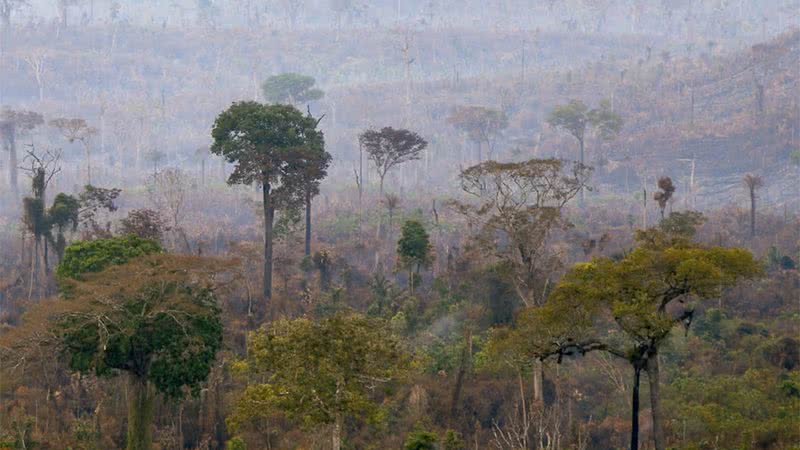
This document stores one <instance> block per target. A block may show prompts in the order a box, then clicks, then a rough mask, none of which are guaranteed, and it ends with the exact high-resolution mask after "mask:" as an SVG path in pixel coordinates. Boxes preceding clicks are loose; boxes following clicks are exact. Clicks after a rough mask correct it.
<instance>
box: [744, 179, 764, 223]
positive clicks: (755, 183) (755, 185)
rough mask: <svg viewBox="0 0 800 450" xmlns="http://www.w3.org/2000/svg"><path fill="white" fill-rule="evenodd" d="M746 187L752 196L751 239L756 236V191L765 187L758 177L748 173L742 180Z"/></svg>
mask: <svg viewBox="0 0 800 450" xmlns="http://www.w3.org/2000/svg"><path fill="white" fill-rule="evenodd" d="M742 183H744V187H745V188H747V193H748V195H749V196H750V237H751V238H754V237H755V236H756V191H757V190H758V189H759V188H761V187H762V186H764V181H763V180H762V179H761V177H760V176H758V175H753V174H752V173H748V174H746V175H745V176H744V178H742Z"/></svg>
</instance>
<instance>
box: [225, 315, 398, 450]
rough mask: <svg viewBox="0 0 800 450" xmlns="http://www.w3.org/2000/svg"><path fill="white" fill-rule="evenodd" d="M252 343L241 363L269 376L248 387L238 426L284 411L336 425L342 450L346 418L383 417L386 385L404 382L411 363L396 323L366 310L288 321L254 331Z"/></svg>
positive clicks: (234, 422) (232, 420)
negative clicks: (397, 335)
mask: <svg viewBox="0 0 800 450" xmlns="http://www.w3.org/2000/svg"><path fill="white" fill-rule="evenodd" d="M249 343H250V348H249V349H248V357H247V360H246V361H242V362H241V363H237V368H238V369H239V370H241V371H242V372H244V373H245V374H248V375H251V376H253V377H255V379H257V380H262V381H260V382H254V383H250V384H249V385H248V386H247V388H246V389H245V392H244V394H243V395H242V397H241V398H240V399H239V401H238V402H237V404H236V406H235V408H234V410H233V414H232V415H231V416H230V417H229V418H228V423H229V425H230V426H231V428H232V429H233V430H236V429H238V427H240V426H241V425H243V424H244V423H245V422H247V421H249V420H251V419H253V418H255V417H259V416H264V415H268V414H270V413H274V412H282V413H283V414H284V415H286V417H288V418H290V419H293V420H297V421H299V422H301V423H303V424H305V425H308V426H314V425H332V435H331V440H332V444H333V449H334V450H339V449H340V448H341V441H342V425H343V423H344V420H345V418H347V417H354V418H362V417H371V416H374V415H375V414H377V413H378V412H379V407H378V405H379V403H378V402H379V398H378V397H377V394H378V392H379V390H378V388H379V387H384V388H388V387H389V385H390V383H391V382H393V381H395V380H397V378H398V377H399V376H400V375H401V374H402V373H403V368H404V366H405V363H406V361H407V358H406V356H405V354H404V353H403V352H402V350H401V349H400V346H399V343H398V342H397V341H396V340H395V339H394V338H393V337H392V336H391V333H390V332H389V330H388V327H386V326H385V325H383V324H382V323H380V322H376V321H374V320H372V319H368V318H366V317H363V316H361V315H358V314H348V313H337V314H334V315H332V316H330V317H328V318H325V319H322V320H321V321H320V322H318V323H315V322H312V321H310V320H308V319H295V320H285V319H281V320H278V321H276V322H272V323H271V324H269V326H268V327H265V328H262V329H260V330H258V331H256V332H254V333H252V334H251V335H250V339H249ZM263 380H266V381H263Z"/></svg>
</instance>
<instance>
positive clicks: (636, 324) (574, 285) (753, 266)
mask: <svg viewBox="0 0 800 450" xmlns="http://www.w3.org/2000/svg"><path fill="white" fill-rule="evenodd" d="M689 219H690V220H691V218H689ZM637 242H638V247H637V248H636V249H634V250H633V251H631V252H630V253H628V254H627V255H625V257H623V258H621V259H618V260H613V259H609V258H596V259H594V260H593V261H592V262H589V263H580V264H576V265H575V266H573V268H572V269H570V271H569V272H567V274H566V275H565V276H564V277H563V278H562V280H561V281H559V283H558V285H557V286H556V288H555V289H554V291H553V293H552V294H551V295H550V297H549V298H548V301H547V303H546V304H545V306H544V307H543V308H540V309H539V310H537V311H531V312H530V313H529V315H528V316H527V318H526V319H524V320H521V321H519V323H520V324H522V325H520V326H519V327H518V330H520V331H521V332H522V333H523V334H524V336H525V339H527V340H526V342H528V345H529V349H530V351H531V352H533V353H534V354H535V355H536V357H537V358H540V359H546V358H549V357H556V358H557V359H558V360H559V361H560V360H561V358H563V357H564V356H570V355H576V354H584V353H586V352H588V351H593V350H604V351H607V352H609V353H611V354H612V355H615V356H618V357H620V358H623V359H625V360H627V361H628V362H629V363H630V364H631V366H632V368H633V369H634V385H633V392H632V394H633V398H632V405H633V411H632V414H631V421H632V424H631V425H632V427H631V429H632V433H631V448H632V449H636V448H638V416H639V411H638V407H639V398H638V394H639V385H638V383H639V376H640V374H641V372H642V371H645V372H647V376H648V384H649V387H650V390H649V391H650V407H651V413H652V420H653V440H654V445H655V448H656V449H657V450H664V449H665V448H666V447H665V440H664V431H663V417H662V408H661V394H660V367H659V356H658V354H659V350H660V349H661V348H662V346H663V345H664V343H665V342H666V341H667V338H668V337H669V336H670V333H671V332H672V330H673V329H674V328H675V327H676V326H683V327H685V328H686V329H688V327H689V326H690V325H691V323H692V319H693V317H694V314H695V310H696V306H697V304H698V303H700V302H702V301H704V300H708V299H712V298H716V297H718V296H719V295H720V294H721V290H722V289H723V288H724V287H726V286H731V285H732V284H734V283H736V282H737V281H739V280H741V279H745V278H751V277H754V276H756V275H757V274H758V273H759V271H760V268H759V264H758V262H757V261H756V260H755V259H754V258H753V256H752V255H751V254H750V253H749V252H747V251H746V250H743V249H740V248H722V247H708V246H704V245H702V244H698V243H695V242H692V241H691V239H690V237H689V236H687V235H684V234H680V233H678V234H672V233H669V232H666V231H664V230H658V229H650V230H647V231H640V232H638V233H637ZM523 317H525V315H523Z"/></svg>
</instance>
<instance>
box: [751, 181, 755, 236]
mask: <svg viewBox="0 0 800 450" xmlns="http://www.w3.org/2000/svg"><path fill="white" fill-rule="evenodd" d="M750 237H751V238H754V237H756V191H755V190H754V189H750Z"/></svg>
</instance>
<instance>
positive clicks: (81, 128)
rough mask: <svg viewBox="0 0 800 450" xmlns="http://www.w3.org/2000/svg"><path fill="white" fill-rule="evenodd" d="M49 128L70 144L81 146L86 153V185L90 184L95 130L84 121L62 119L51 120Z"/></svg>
mask: <svg viewBox="0 0 800 450" xmlns="http://www.w3.org/2000/svg"><path fill="white" fill-rule="evenodd" d="M50 126H51V127H53V128H56V129H58V131H59V132H61V135H62V136H64V139H66V140H67V142H69V143H70V144H72V143H74V142H78V143H80V144H81V146H82V147H83V150H84V152H85V153H86V180H87V181H86V184H92V138H93V137H94V136H95V135H96V134H97V128H95V127H92V126H89V124H88V123H86V121H85V120H84V119H77V118H75V119H67V118H63V117H62V118H58V119H53V120H51V121H50Z"/></svg>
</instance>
